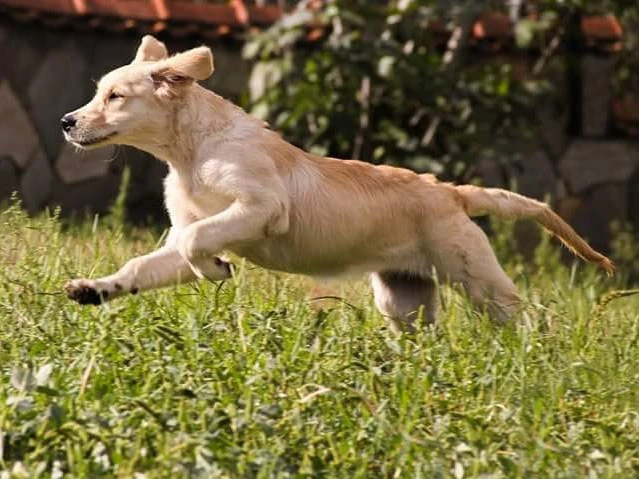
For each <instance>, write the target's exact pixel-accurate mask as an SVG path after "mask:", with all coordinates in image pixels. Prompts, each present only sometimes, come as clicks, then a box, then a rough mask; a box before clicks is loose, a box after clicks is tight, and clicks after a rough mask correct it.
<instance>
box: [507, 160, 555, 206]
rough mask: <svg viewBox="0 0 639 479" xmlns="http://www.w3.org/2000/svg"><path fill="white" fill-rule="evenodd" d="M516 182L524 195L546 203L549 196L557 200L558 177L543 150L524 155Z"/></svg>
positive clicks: (519, 190) (518, 189)
mask: <svg viewBox="0 0 639 479" xmlns="http://www.w3.org/2000/svg"><path fill="white" fill-rule="evenodd" d="M515 180H516V182H517V191H518V192H519V193H521V194H522V195H525V196H529V197H530V198H535V199H537V200H540V201H545V200H546V199H547V196H548V195H550V196H551V198H552V199H556V196H557V194H556V193H557V192H556V189H557V175H556V174H555V170H554V169H553V165H552V162H551V161H550V158H549V157H548V155H547V154H546V153H545V152H543V151H541V150H537V151H535V152H532V153H530V154H527V155H524V158H523V159H522V161H521V163H520V171H519V172H518V173H517V174H516V176H515Z"/></svg>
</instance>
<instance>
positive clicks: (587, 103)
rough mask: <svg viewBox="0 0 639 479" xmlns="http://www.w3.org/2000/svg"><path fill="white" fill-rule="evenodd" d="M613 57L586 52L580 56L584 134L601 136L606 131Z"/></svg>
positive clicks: (613, 67) (609, 107)
mask: <svg viewBox="0 0 639 479" xmlns="http://www.w3.org/2000/svg"><path fill="white" fill-rule="evenodd" d="M614 70H615V58H614V57H612V56H609V55H592V54H587V55H584V56H583V57H582V58H581V79H582V101H581V129H582V134H583V135H584V136H589V137H602V136H605V135H606V133H607V132H608V127H609V125H610V115H611V105H612V96H613V89H612V78H613V76H614Z"/></svg>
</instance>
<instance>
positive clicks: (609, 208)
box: [571, 183, 628, 253]
mask: <svg viewBox="0 0 639 479" xmlns="http://www.w3.org/2000/svg"><path fill="white" fill-rule="evenodd" d="M627 211H628V187H627V185H626V184H625V183H606V184H600V185H597V186H596V187H594V188H593V189H592V190H591V191H589V192H588V194H586V195H585V196H584V198H583V201H582V203H581V205H580V206H579V208H578V209H577V211H576V212H575V214H574V216H573V217H572V221H571V223H572V226H573V227H574V228H575V231H577V233H579V234H580V235H581V236H583V237H584V238H586V239H587V240H588V242H589V243H590V245H591V246H592V247H593V248H595V249H596V250H598V251H601V252H604V253H606V252H608V251H609V247H610V241H611V239H612V235H611V231H610V225H611V223H612V222H613V221H621V222H623V221H625V220H626V219H627V218H628V215H627Z"/></svg>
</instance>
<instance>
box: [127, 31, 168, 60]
mask: <svg viewBox="0 0 639 479" xmlns="http://www.w3.org/2000/svg"><path fill="white" fill-rule="evenodd" d="M168 56H169V52H168V51H167V49H166V47H165V46H164V43H162V42H160V41H158V40H157V39H156V38H155V37H152V36H151V35H144V37H142V41H141V42H140V46H139V47H138V51H137V53H136V54H135V58H134V59H133V61H132V62H131V63H140V62H154V61H159V60H164V59H165V58H166V57H168Z"/></svg>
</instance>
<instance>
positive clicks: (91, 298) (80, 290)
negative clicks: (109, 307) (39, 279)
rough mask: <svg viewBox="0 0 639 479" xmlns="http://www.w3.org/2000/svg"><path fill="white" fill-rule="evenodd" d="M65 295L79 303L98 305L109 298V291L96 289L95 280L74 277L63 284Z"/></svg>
mask: <svg viewBox="0 0 639 479" xmlns="http://www.w3.org/2000/svg"><path fill="white" fill-rule="evenodd" d="M64 290H65V291H66V293H67V297H68V298H69V299H72V300H73V301H75V302H77V303H79V304H93V305H98V304H101V303H103V302H105V301H106V300H107V299H109V292H108V291H106V290H98V289H97V288H96V284H95V281H91V280H89V279H74V280H72V281H69V282H68V283H67V284H65V285H64Z"/></svg>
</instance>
